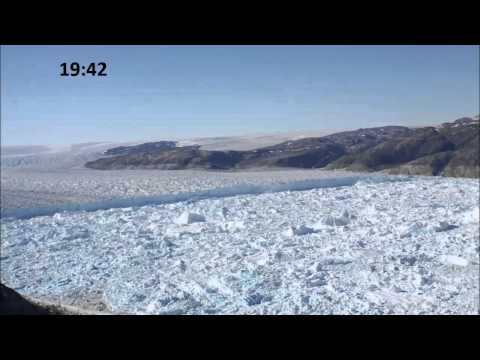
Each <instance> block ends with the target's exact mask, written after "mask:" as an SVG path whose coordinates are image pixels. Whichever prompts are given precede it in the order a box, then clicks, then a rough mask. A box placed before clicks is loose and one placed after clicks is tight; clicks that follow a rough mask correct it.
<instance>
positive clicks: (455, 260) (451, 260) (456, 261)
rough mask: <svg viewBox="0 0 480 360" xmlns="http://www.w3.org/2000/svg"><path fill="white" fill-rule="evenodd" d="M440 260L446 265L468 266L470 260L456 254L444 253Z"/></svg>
mask: <svg viewBox="0 0 480 360" xmlns="http://www.w3.org/2000/svg"><path fill="white" fill-rule="evenodd" d="M439 260H440V262H441V263H443V264H445V265H456V266H462V267H464V266H467V265H468V260H467V259H464V258H462V257H459V256H455V255H442V256H440V259H439Z"/></svg>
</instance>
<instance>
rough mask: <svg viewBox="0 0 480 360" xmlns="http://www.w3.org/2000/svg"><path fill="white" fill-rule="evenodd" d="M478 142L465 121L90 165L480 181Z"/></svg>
mask: <svg viewBox="0 0 480 360" xmlns="http://www.w3.org/2000/svg"><path fill="white" fill-rule="evenodd" d="M163 143H165V144H166V146H163V145H165V144H163ZM156 144H158V145H156ZM478 144H479V121H478V120H477V119H476V118H468V117H463V118H460V119H457V120H455V121H453V122H451V123H443V124H441V125H440V126H437V127H434V126H426V127H419V128H411V127H406V126H382V127H374V128H362V129H357V130H349V131H342V132H338V133H333V134H329V135H325V136H320V137H309V138H301V139H298V140H289V141H284V142H281V143H278V144H275V145H271V146H266V147H262V148H259V149H254V150H245V151H239V150H203V149H201V148H200V147H199V146H183V147H172V144H170V143H169V142H159V143H145V144H141V145H138V146H135V147H131V149H130V150H129V147H124V148H122V149H121V151H120V152H119V153H115V151H113V152H112V151H111V150H112V149H110V150H108V151H107V152H106V154H107V153H109V154H114V155H115V156H110V157H103V158H100V159H97V160H94V161H89V162H87V163H86V164H85V166H86V167H87V168H91V169H97V170H106V169H109V170H112V169H164V170H169V169H174V170H180V169H191V168H199V169H207V170H233V169H246V168H256V167H293V168H326V169H344V170H352V171H367V172H371V171H386V172H388V173H392V174H414V175H433V176H437V175H444V176H454V177H476V178H478V177H479V155H478V149H479V145H478ZM139 149H140V150H139ZM141 149H143V150H141ZM109 151H110V152H109Z"/></svg>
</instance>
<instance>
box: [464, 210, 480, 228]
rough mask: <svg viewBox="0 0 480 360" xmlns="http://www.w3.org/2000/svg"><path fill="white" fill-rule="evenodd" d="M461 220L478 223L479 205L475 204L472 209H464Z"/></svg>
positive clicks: (479, 219)
mask: <svg viewBox="0 0 480 360" xmlns="http://www.w3.org/2000/svg"><path fill="white" fill-rule="evenodd" d="M463 221H464V222H465V223H466V224H468V223H478V222H479V221H480V207H478V206H475V207H474V208H473V209H471V210H469V211H466V212H465V215H464V217H463Z"/></svg>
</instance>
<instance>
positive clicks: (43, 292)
mask: <svg viewBox="0 0 480 360" xmlns="http://www.w3.org/2000/svg"><path fill="white" fill-rule="evenodd" d="M260 173H261V172H259V174H260ZM272 173H273V172H270V173H269V174H272ZM279 173H281V174H283V175H282V176H284V177H285V178H288V176H292V175H288V174H290V172H287V171H282V172H279ZM292 173H295V174H297V175H295V178H296V179H298V177H299V175H298V172H292ZM119 174H124V173H123V172H120V173H119ZM161 174H164V173H161ZM174 174H176V175H168V176H167V175H165V176H166V178H167V179H172V178H173V177H174V178H175V180H174V181H173V180H172V184H173V185H171V186H172V187H173V188H175V189H176V191H179V192H181V191H184V190H185V189H189V191H192V189H194V186H193V185H192V184H194V183H195V182H196V181H199V183H200V182H204V183H201V186H199V188H200V189H202V190H201V191H197V192H191V193H188V194H187V195H188V196H187V195H185V196H183V195H182V196H178V195H175V193H174V192H173V191H172V192H171V194H170V195H169V197H167V198H156V199H155V200H162V201H164V202H161V203H155V204H150V205H147V206H145V205H146V204H144V203H142V201H138V202H135V201H130V202H122V201H118V202H116V203H115V204H116V205H118V206H121V205H123V206H124V207H118V208H111V209H108V210H97V211H93V210H95V208H90V209H89V210H91V212H86V211H78V212H68V213H67V212H66V213H61V214H57V215H54V216H38V213H36V215H37V216H36V217H32V218H28V219H18V218H17V219H5V218H2V220H1V234H2V242H1V258H0V261H1V269H2V271H1V273H0V276H1V280H2V282H5V284H6V285H9V286H11V287H12V288H14V289H17V290H18V291H19V292H21V293H22V294H25V295H30V296H34V297H47V298H54V299H62V301H67V300H69V299H76V300H77V301H78V300H79V299H80V300H82V299H85V300H88V299H90V298H89V296H91V294H92V293H94V294H96V296H100V297H101V298H102V299H103V301H104V302H105V303H106V304H107V306H108V307H109V308H110V309H111V310H112V311H114V312H125V313H134V314H175V313H177V314H263V313H266V314H295V313H297V314H300V313H301V314H330V313H333V314H385V313H398V314H419V313H433V314H447V313H450V314H453V313H455V314H477V313H478V297H477V298H476V297H475V296H477V295H478V293H479V271H478V263H476V262H475V261H473V260H471V261H470V259H475V258H477V257H478V251H479V250H478V249H479V245H480V244H479V220H478V217H477V218H476V217H475V216H474V215H475V214H476V213H478V196H479V187H478V181H476V180H468V179H448V178H421V177H420V178H410V179H409V180H408V181H383V182H379V181H373V182H372V181H365V182H363V184H362V183H360V184H359V183H356V182H355V181H354V180H353V179H352V178H348V179H347V180H346V179H339V180H334V179H329V180H328V181H326V182H325V181H323V180H322V181H321V179H311V180H309V181H307V182H293V183H288V182H285V183H283V184H281V185H278V184H276V185H272V186H269V185H266V184H263V185H261V186H257V185H255V186H247V187H246V186H244V185H238V186H236V187H235V186H232V187H230V188H228V189H227V188H223V190H222V189H221V188H219V187H218V186H219V185H221V184H219V181H216V180H214V179H215V176H217V177H218V178H220V179H225V178H227V177H228V176H230V175H226V174H223V173H222V175H220V174H215V173H209V175H208V176H207V175H202V174H203V173H199V174H200V175H198V177H194V176H190V175H189V174H190V173H189V172H185V173H182V174H180V173H174ZM212 174H213V175H212ZM304 174H305V175H303V176H304V178H308V177H312V176H313V175H312V174H316V172H308V171H305V172H304ZM2 176H3V174H2ZM122 176H123V175H122ZM157 176H158V175H157ZM162 176H163V175H162ZM231 176H232V177H231V179H230V180H229V181H230V182H229V184H230V185H232V183H234V182H235V181H238V183H239V184H241V183H242V181H243V180H242V176H245V177H248V176H252V178H253V175H244V174H233V175H231ZM255 176H260V175H255ZM269 176H270V175H269ZM158 178H161V177H160V176H158ZM278 178H280V175H278ZM162 179H163V178H162ZM198 179H201V180H198ZM392 179H396V178H392ZM135 181H136V180H135ZM135 181H134V180H132V184H131V185H130V188H129V187H128V186H126V187H125V188H124V189H125V191H128V190H129V189H131V187H132V186H135ZM159 181H160V180H159ZM161 181H164V180H161ZM222 181H224V180H222ZM153 183H154V182H153V181H152V184H153ZM243 184H244V183H243ZM354 184H355V185H354ZM2 185H3V183H2ZM197 185H198V184H197ZM327 185H328V186H327ZM117 186H120V185H118V184H117ZM195 186H196V185H195ZM213 188H214V190H212V189H213ZM417 188H418V189H422V188H424V190H421V191H415V189H417ZM206 189H211V190H206ZM272 189H273V190H274V191H271V190H272ZM294 189H295V190H296V191H293V190H294ZM267 190H269V191H267ZM300 190H302V191H300ZM459 190H462V191H459ZM2 191H3V187H2ZM373 194H376V195H377V196H372V195H373ZM339 195H341V196H344V197H346V198H345V199H343V200H340V199H337V198H336V197H338V196H339ZM347 199H348V200H347ZM166 200H168V201H166ZM435 204H444V205H445V206H441V207H439V206H434V205H435ZM103 205H105V204H103ZM223 209H228V212H227V214H226V216H224V215H225V214H224V211H223ZM366 209H369V211H365V210H366ZM80 210H85V209H80ZM273 210H274V211H273ZM345 210H346V211H345ZM185 212H187V214H197V215H200V214H201V216H203V218H204V219H205V221H202V222H193V223H189V221H190V220H191V219H190V220H189V217H190V216H189V215H188V216H184V221H181V223H182V224H177V223H175V220H176V219H179V218H181V217H182V215H183V214H184V213H185ZM329 216H331V217H333V218H334V221H332V222H331V223H332V224H333V225H324V224H321V226H320V227H319V228H317V227H316V226H314V225H311V224H315V223H316V222H318V221H319V220H320V222H321V221H322V219H325V218H327V217H329ZM339 218H340V219H344V220H345V222H348V226H340V225H336V224H337V223H338V221H337V219H339ZM206 220H208V221H206ZM467 220H468V221H467ZM442 222H444V223H447V224H457V225H458V228H456V229H455V230H453V231H440V232H436V231H434V227H435V226H437V225H439V224H440V223H442ZM289 226H290V227H292V228H290V230H291V233H290V235H291V236H285V235H284V234H283V232H284V231H285V230H286V229H288V227H289ZM312 230H314V231H312ZM404 230H405V231H407V232H409V233H410V234H411V235H410V236H404V237H400V236H399V235H400V234H401V233H402V231H404ZM310 231H312V232H314V234H310ZM301 233H303V235H297V234H301ZM445 254H452V255H453V254H455V255H456V257H457V258H453V260H452V258H451V257H448V256H452V255H445ZM445 256H447V257H445ZM458 257H461V258H460V260H458ZM439 259H441V260H443V262H442V261H439ZM467 259H468V260H467ZM466 261H467V265H468V266H467V265H464V264H465V262H466ZM445 263H447V264H449V266H445ZM456 267H458V268H459V269H460V270H459V271H458V269H456ZM98 294H100V295H98Z"/></svg>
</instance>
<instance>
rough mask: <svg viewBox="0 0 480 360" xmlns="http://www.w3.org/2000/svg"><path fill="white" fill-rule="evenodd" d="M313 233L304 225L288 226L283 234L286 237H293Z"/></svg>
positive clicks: (312, 230)
mask: <svg viewBox="0 0 480 360" xmlns="http://www.w3.org/2000/svg"><path fill="white" fill-rule="evenodd" d="M314 232H315V230H314V229H312V228H310V227H308V226H305V225H300V226H298V227H295V226H290V227H289V228H288V230H286V231H284V234H285V235H286V236H294V235H306V234H311V233H314Z"/></svg>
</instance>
